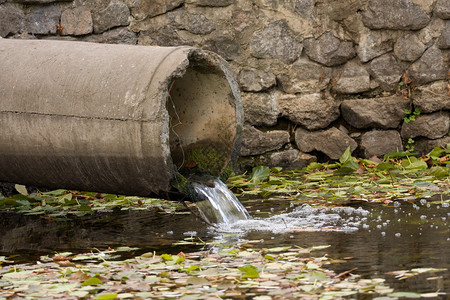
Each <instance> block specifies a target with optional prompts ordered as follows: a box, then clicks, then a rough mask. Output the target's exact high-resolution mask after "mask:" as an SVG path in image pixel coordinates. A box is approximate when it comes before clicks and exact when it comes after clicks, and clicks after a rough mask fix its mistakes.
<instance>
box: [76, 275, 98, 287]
mask: <svg viewBox="0 0 450 300" xmlns="http://www.w3.org/2000/svg"><path fill="white" fill-rule="evenodd" d="M100 284H102V281H101V280H100V279H98V278H97V277H91V278H89V279H87V280H85V281H84V282H83V283H82V284H81V286H87V285H100Z"/></svg>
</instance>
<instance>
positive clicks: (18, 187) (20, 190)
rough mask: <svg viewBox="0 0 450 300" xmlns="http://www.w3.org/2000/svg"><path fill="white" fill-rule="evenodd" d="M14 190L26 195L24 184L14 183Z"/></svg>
mask: <svg viewBox="0 0 450 300" xmlns="http://www.w3.org/2000/svg"><path fill="white" fill-rule="evenodd" d="M14 188H15V189H16V191H18V192H19V193H20V194H21V195H24V196H28V191H27V188H26V187H25V186H24V185H21V184H16V185H14Z"/></svg>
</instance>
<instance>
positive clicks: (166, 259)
mask: <svg viewBox="0 0 450 300" xmlns="http://www.w3.org/2000/svg"><path fill="white" fill-rule="evenodd" d="M161 258H162V259H163V260H164V261H171V260H173V257H172V255H170V254H161Z"/></svg>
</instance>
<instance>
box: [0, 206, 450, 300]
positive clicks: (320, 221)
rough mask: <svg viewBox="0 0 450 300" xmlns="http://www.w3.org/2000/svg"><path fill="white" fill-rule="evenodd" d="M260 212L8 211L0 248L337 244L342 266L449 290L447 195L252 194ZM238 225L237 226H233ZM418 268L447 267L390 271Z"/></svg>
mask: <svg viewBox="0 0 450 300" xmlns="http://www.w3.org/2000/svg"><path fill="white" fill-rule="evenodd" d="M243 203H244V205H245V206H246V207H247V209H248V210H249V211H250V214H251V215H252V217H253V219H250V220H246V221H240V222H238V223H236V224H234V225H232V226H227V227H219V228H212V227H210V226H208V225H206V224H204V223H203V222H201V221H200V220H198V219H197V218H195V217H194V216H193V215H192V214H189V212H187V211H186V212H182V213H181V214H175V215H169V214H164V213H160V212H155V211H131V210H130V211H115V212H103V213H96V214H94V215H92V216H88V217H81V218H80V217H79V218H69V219H67V220H66V221H55V220H52V219H47V218H42V217H39V216H26V215H19V214H12V213H2V214H1V216H0V255H5V256H7V257H12V256H14V261H16V262H26V261H33V262H35V261H36V260H37V259H39V256H40V255H43V254H52V253H54V252H55V251H71V252H82V251H86V250H91V249H93V248H98V249H107V248H108V247H118V246H130V247H138V248H139V250H137V251H136V253H135V254H139V253H143V252H148V251H157V253H172V254H176V253H178V252H179V251H184V252H189V251H196V250H198V249H199V248H200V247H202V246H194V245H186V246H174V245H173V243H174V242H176V241H180V240H185V239H186V238H188V239H189V238H191V237H192V238H194V239H195V238H200V239H201V240H203V241H206V242H208V241H215V240H216V241H220V240H226V241H228V242H229V243H234V242H236V240H251V241H253V244H252V245H253V247H254V248H268V247H278V246H294V245H295V246H299V247H310V246H318V245H330V247H329V248H326V249H324V250H322V253H315V254H317V255H325V254H327V255H328V256H330V257H331V258H333V259H340V260H342V262H341V263H336V264H332V265H330V268H331V269H334V270H335V271H337V272H342V271H346V270H350V269H353V268H357V269H356V270H354V271H353V273H354V274H359V275H361V276H363V277H366V278H373V277H378V278H380V277H381V278H385V279H386V280H387V281H388V283H389V284H390V285H391V286H392V287H394V288H396V289H399V290H402V291H415V292H436V291H438V290H439V291H441V292H446V293H447V295H449V294H450V272H449V271H448V270H449V269H450V251H449V249H450V229H449V220H450V208H449V205H448V203H442V204H440V205H439V204H438V205H429V204H428V203H429V201H428V202H427V201H426V200H422V201H420V200H416V201H415V202H414V203H410V202H408V201H402V200H399V201H396V202H392V203H390V204H388V205H381V204H363V203H359V204H358V205H356V206H347V207H344V208H327V209H324V208H314V207H311V206H307V205H303V206H297V207H293V206H292V205H290V203H289V202H287V201H278V202H277V201H262V200H247V201H243ZM230 233H231V234H230ZM414 268H446V269H447V271H444V272H438V273H435V274H433V273H426V274H423V275H419V276H414V277H413V278H410V279H406V280H399V279H396V278H395V276H394V275H390V274H387V273H388V272H392V271H398V270H410V269H414Z"/></svg>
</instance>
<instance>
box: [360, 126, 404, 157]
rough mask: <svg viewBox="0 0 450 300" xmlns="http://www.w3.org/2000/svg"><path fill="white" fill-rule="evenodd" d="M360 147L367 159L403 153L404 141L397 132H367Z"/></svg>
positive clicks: (362, 137)
mask: <svg viewBox="0 0 450 300" xmlns="http://www.w3.org/2000/svg"><path fill="white" fill-rule="evenodd" d="M360 147H361V149H362V150H363V153H364V154H363V155H364V157H365V158H370V157H372V156H374V155H375V156H383V155H385V154H386V153H391V152H399V151H403V144H402V139H401V137H400V134H399V133H398V131H397V130H372V131H369V132H366V133H364V134H363V135H362V136H361V143H360Z"/></svg>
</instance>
